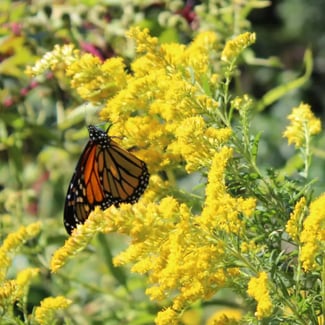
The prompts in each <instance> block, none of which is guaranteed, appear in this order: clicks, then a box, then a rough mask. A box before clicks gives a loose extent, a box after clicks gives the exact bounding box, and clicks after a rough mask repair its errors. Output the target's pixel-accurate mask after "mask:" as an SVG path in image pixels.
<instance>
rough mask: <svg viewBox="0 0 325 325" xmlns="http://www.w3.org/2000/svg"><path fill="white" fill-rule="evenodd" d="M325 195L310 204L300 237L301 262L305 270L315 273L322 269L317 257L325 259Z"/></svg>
mask: <svg viewBox="0 0 325 325" xmlns="http://www.w3.org/2000/svg"><path fill="white" fill-rule="evenodd" d="M324 206H325V194H323V195H321V196H320V197H318V198H317V199H316V200H314V201H313V202H312V203H311V204H310V208H309V211H310V212H309V215H308V216H307V218H306V219H305V221H304V223H303V230H302V232H301V235H300V241H301V245H302V248H301V255H300V261H301V262H302V266H303V268H304V270H305V271H306V272H307V271H313V270H316V269H319V268H321V266H320V265H319V264H318V263H317V262H316V257H317V256H322V257H323V259H324V251H325V209H324Z"/></svg>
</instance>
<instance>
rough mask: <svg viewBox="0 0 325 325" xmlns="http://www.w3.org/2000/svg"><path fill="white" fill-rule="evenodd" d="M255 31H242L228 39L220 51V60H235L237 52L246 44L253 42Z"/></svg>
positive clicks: (246, 45)
mask: <svg viewBox="0 0 325 325" xmlns="http://www.w3.org/2000/svg"><path fill="white" fill-rule="evenodd" d="M255 40H256V35H255V33H248V32H247V33H243V34H240V35H238V36H237V37H235V38H234V39H232V40H230V41H228V42H227V43H226V46H225V47H224V49H223V51H222V53H221V60H223V61H226V62H232V61H233V60H236V59H237V57H238V56H239V54H240V53H241V52H242V51H243V50H244V49H245V48H246V47H248V46H250V45H252V44H253V43H255Z"/></svg>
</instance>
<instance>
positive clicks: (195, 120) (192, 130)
mask: <svg viewBox="0 0 325 325" xmlns="http://www.w3.org/2000/svg"><path fill="white" fill-rule="evenodd" d="M175 135H176V138H177V140H176V141H175V142H173V143H171V144H170V145H169V146H168V152H172V153H173V154H179V155H181V156H182V157H183V158H184V159H185V161H186V163H187V164H186V167H185V168H186V171H187V172H192V171H196V170H198V169H200V168H202V167H207V166H209V165H210V164H211V157H213V154H214V152H215V150H216V149H217V148H218V146H220V145H222V144H223V143H224V142H225V141H227V140H228V138H229V137H230V135H231V130H230V129H227V128H224V129H214V128H207V127H206V124H205V122H204V119H203V118H202V117H201V116H196V117H190V118H187V119H184V121H183V122H181V123H180V124H179V126H178V128H177V130H176V132H175ZM198 148H199V150H198Z"/></svg>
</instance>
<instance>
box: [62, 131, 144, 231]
mask: <svg viewBox="0 0 325 325" xmlns="http://www.w3.org/2000/svg"><path fill="white" fill-rule="evenodd" d="M88 132H89V141H88V143H87V145H86V147H85V149H84V151H83V152H82V154H81V156H80V158H79V161H78V163H77V167H76V169H75V172H74V174H73V176H72V178H71V181H70V185H69V188H68V192H67V196H66V201H65V207H64V226H65V228H66V230H67V232H68V233H69V234H71V232H72V230H73V229H74V228H76V227H77V224H82V223H84V222H85V221H86V219H87V218H88V215H89V213H90V212H91V211H92V210H94V208H95V206H97V205H98V206H100V207H101V208H102V209H107V208H108V207H109V206H111V205H113V204H114V205H115V206H118V205H119V204H120V203H123V202H126V203H135V202H136V201H138V199H139V197H140V196H141V195H142V194H143V192H144V190H145V189H146V187H147V185H148V182H149V172H148V169H147V166H146V164H145V163H144V162H143V161H142V160H140V159H138V158H137V157H135V156H134V155H133V154H131V153H130V152H128V151H126V150H124V149H123V148H121V147H120V146H119V145H118V144H117V143H116V142H115V141H113V140H112V138H111V137H110V136H108V135H107V133H106V132H104V131H102V130H101V129H99V128H97V127H95V126H93V125H89V126H88Z"/></svg>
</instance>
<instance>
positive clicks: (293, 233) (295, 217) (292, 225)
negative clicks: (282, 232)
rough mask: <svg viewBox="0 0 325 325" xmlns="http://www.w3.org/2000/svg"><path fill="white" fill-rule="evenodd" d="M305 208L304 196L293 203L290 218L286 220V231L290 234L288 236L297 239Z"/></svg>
mask: <svg viewBox="0 0 325 325" xmlns="http://www.w3.org/2000/svg"><path fill="white" fill-rule="evenodd" d="M305 208H306V198H305V197H302V198H301V199H300V200H299V201H298V202H297V204H296V205H295V208H294V210H293V212H292V213H291V214H290V219H289V220H288V222H287V225H286V231H287V233H288V234H289V235H290V237H291V238H292V239H293V240H295V241H298V240H299V236H300V231H301V220H302V218H303V217H304V214H303V212H304V210H305Z"/></svg>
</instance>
